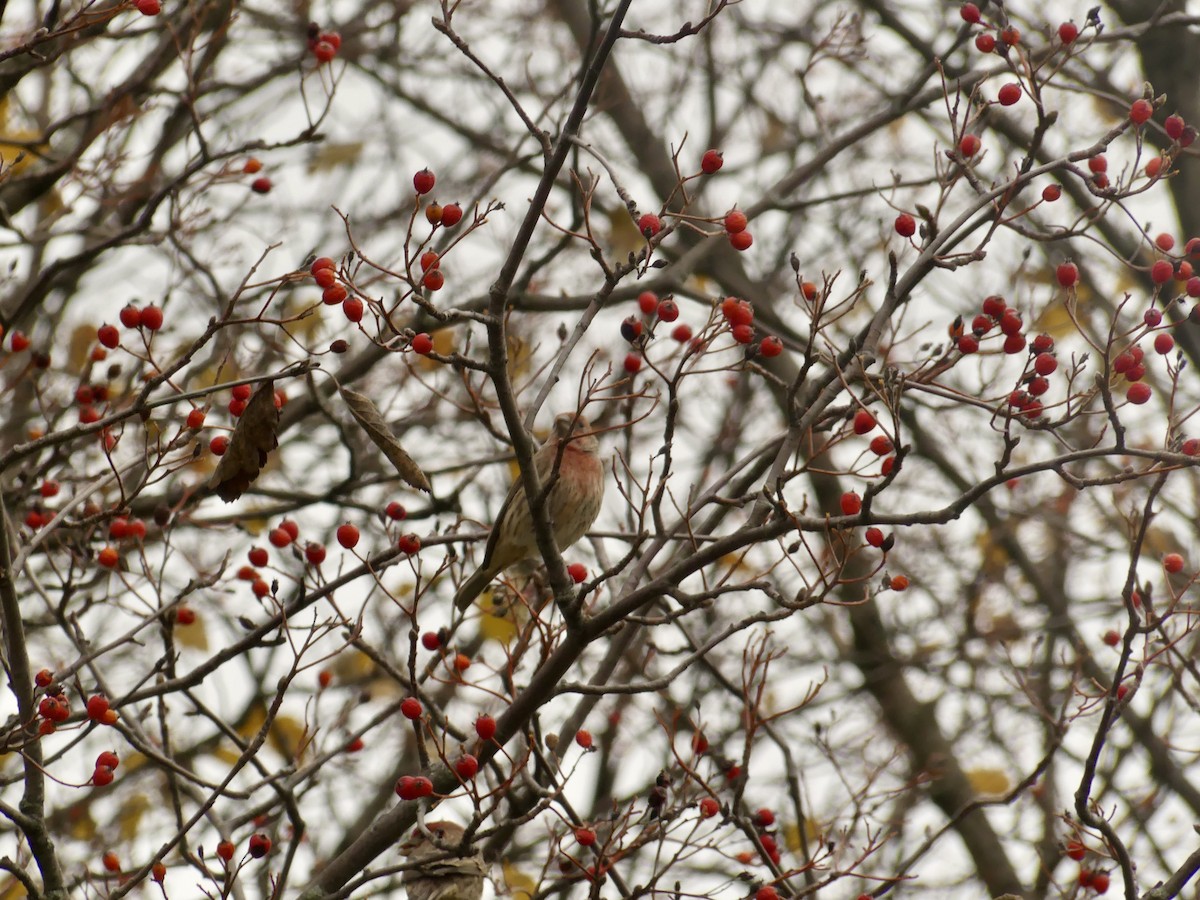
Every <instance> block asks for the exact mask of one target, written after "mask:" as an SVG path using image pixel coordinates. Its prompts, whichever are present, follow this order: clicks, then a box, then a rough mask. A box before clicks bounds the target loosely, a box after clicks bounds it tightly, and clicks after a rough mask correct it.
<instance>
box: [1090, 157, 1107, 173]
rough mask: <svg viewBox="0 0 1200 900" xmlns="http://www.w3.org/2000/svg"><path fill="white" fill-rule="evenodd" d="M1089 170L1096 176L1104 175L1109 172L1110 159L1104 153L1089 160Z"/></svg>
mask: <svg viewBox="0 0 1200 900" xmlns="http://www.w3.org/2000/svg"><path fill="white" fill-rule="evenodd" d="M1088 169H1090V170H1091V171H1092V173H1093V174H1094V175H1103V174H1104V173H1105V172H1107V171H1108V157H1107V156H1105V155H1104V154H1103V153H1100V154H1098V155H1096V156H1093V157H1092V158H1091V159H1089V160H1088Z"/></svg>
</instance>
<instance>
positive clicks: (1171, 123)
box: [1163, 115, 1186, 141]
mask: <svg viewBox="0 0 1200 900" xmlns="http://www.w3.org/2000/svg"><path fill="white" fill-rule="evenodd" d="M1185 125H1186V123H1185V122H1184V121H1183V119H1182V118H1181V117H1179V116H1176V115H1172V116H1167V118H1166V120H1165V121H1164V122H1163V131H1165V132H1166V133H1167V137H1169V138H1170V139H1171V140H1173V141H1177V140H1179V139H1180V138H1181V137H1182V136H1183V129H1184V127H1185Z"/></svg>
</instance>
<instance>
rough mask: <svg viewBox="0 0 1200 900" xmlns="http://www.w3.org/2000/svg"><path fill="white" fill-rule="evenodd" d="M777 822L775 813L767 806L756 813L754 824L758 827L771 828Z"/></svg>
mask: <svg viewBox="0 0 1200 900" xmlns="http://www.w3.org/2000/svg"><path fill="white" fill-rule="evenodd" d="M774 824H775V813H773V812H771V810H769V809H767V808H766V807H764V808H762V809H760V810H759V811H758V812H756V813H755V814H754V826H755V827H756V828H770V827H771V826H772V825H774Z"/></svg>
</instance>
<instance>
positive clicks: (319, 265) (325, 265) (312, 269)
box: [308, 256, 336, 278]
mask: <svg viewBox="0 0 1200 900" xmlns="http://www.w3.org/2000/svg"><path fill="white" fill-rule="evenodd" d="M335 268H336V265H335V263H334V261H333V260H332V259H330V258H329V257H328V256H318V257H317V258H316V259H314V260H313V264H312V265H311V266H309V268H308V271H309V273H311V274H312V276H313V277H314V278H315V277H316V275H317V273H318V272H320V271H321V270H322V269H328V270H329V271H331V272H332V271H334V269H335Z"/></svg>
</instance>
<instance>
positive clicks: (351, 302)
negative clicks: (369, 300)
mask: <svg viewBox="0 0 1200 900" xmlns="http://www.w3.org/2000/svg"><path fill="white" fill-rule="evenodd" d="M364 312H365V307H364V306H363V302H362V301H361V300H359V299H358V298H357V297H347V298H346V299H345V300H343V301H342V315H344V316H345V317H346V319H347V320H348V321H350V322H361V321H362V317H363V313H364Z"/></svg>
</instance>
